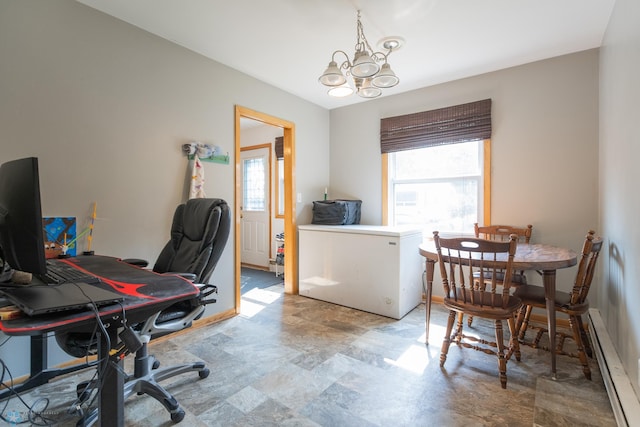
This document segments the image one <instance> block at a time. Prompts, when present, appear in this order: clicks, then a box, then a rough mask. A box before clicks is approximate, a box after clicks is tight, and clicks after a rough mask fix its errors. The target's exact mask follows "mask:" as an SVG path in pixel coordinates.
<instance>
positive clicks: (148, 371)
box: [76, 345, 210, 427]
mask: <svg viewBox="0 0 640 427" xmlns="http://www.w3.org/2000/svg"><path fill="white" fill-rule="evenodd" d="M193 371H196V372H197V373H198V377H199V378H200V379H205V378H207V377H208V376H209V374H210V371H209V368H207V367H206V366H205V364H204V362H193V363H188V364H184V365H176V366H167V367H166V368H160V362H159V361H158V360H157V359H156V358H155V357H153V356H149V355H147V354H146V345H144V347H143V349H141V350H139V352H138V353H137V354H136V360H135V368H134V372H135V374H134V375H130V376H129V377H128V378H127V379H126V380H125V384H124V400H125V401H126V400H127V399H128V398H129V396H131V395H133V394H134V393H135V394H139V395H142V394H146V395H148V396H149V397H152V398H154V399H155V400H157V401H158V402H160V403H161V404H162V405H163V406H164V407H165V408H166V410H167V411H168V412H169V414H170V417H171V421H173V422H174V423H179V422H180V421H182V420H183V419H184V417H185V412H184V410H183V409H182V408H181V407H180V404H178V401H177V400H176V399H175V397H173V396H172V395H171V394H170V393H169V392H168V391H167V390H166V389H165V388H164V387H162V386H161V385H160V384H159V382H160V381H163V380H165V379H167V378H171V377H174V376H176V375H181V374H184V373H187V372H193ZM95 385H96V383H95V381H93V382H90V383H89V387H87V383H83V384H81V385H78V386H77V388H76V391H77V392H78V396H79V398H80V399H81V401H86V400H87V399H88V398H89V396H90V395H91V391H92V390H95ZM81 393H82V394H83V396H82V397H80V396H81ZM97 420H98V411H97V410H93V411H92V412H90V413H89V414H87V415H85V416H84V417H83V418H82V419H81V420H80V421H78V423H77V424H76V426H77V427H88V426H91V425H93V424H94V423H95V422H96V421H97Z"/></svg>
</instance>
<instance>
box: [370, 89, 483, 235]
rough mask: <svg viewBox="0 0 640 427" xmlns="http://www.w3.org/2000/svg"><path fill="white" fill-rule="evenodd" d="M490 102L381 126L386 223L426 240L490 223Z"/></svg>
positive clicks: (388, 120)
mask: <svg viewBox="0 0 640 427" xmlns="http://www.w3.org/2000/svg"><path fill="white" fill-rule="evenodd" d="M490 138H491V99H484V100H481V101H475V102H469V103H467V104H460V105H454V106H451V107H444V108H440V109H437V110H431V111H423V112H419V113H412V114H406V115H402V116H395V117H388V118H383V119H382V120H381V121H380V150H381V153H382V167H383V171H382V176H383V187H382V191H383V197H382V199H383V205H384V206H383V223H384V224H393V225H405V224H408V225H415V226H420V227H421V228H422V229H423V235H424V236H425V237H428V236H430V235H431V233H432V232H433V231H436V230H437V231H440V232H441V233H447V234H468V233H471V232H473V223H474V222H478V223H490V221H491V217H490V216H491V215H490V205H491V204H490V197H491V194H490V193H491V191H490V189H491V185H490V176H491V139H490Z"/></svg>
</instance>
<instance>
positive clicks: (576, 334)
mask: <svg viewBox="0 0 640 427" xmlns="http://www.w3.org/2000/svg"><path fill="white" fill-rule="evenodd" d="M569 324H570V325H571V330H572V331H573V339H574V340H575V342H576V345H577V347H578V357H579V358H580V363H582V372H583V373H584V376H585V377H586V378H587V379H588V380H590V379H591V369H590V368H589V361H588V360H587V354H586V353H585V351H584V344H583V343H582V334H581V333H580V326H579V320H578V316H569Z"/></svg>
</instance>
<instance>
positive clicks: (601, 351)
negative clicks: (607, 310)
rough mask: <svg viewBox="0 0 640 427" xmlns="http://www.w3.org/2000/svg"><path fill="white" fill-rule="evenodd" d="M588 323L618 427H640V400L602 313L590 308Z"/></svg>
mask: <svg viewBox="0 0 640 427" xmlns="http://www.w3.org/2000/svg"><path fill="white" fill-rule="evenodd" d="M589 323H590V329H591V331H592V334H591V339H592V341H593V351H594V352H595V355H596V359H597V360H598V365H599V366H600V371H601V372H602V378H603V379H604V385H605V387H606V388H607V394H608V395H609V400H610V401H611V407H612V408H613V412H614V414H615V417H616V422H617V423H618V425H619V426H640V401H638V396H636V393H635V391H634V389H633V387H632V386H631V381H630V380H629V376H628V375H627V373H626V372H625V370H624V367H623V366H622V362H621V361H620V358H619V357H618V353H617V352H616V349H615V347H614V346H613V342H612V341H611V337H609V333H608V332H607V328H606V327H605V325H604V322H603V320H602V316H600V311H599V310H597V309H595V308H592V309H589Z"/></svg>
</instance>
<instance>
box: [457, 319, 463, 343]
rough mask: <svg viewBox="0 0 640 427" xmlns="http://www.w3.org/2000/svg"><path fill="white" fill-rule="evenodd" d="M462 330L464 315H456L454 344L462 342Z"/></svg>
mask: <svg viewBox="0 0 640 427" xmlns="http://www.w3.org/2000/svg"><path fill="white" fill-rule="evenodd" d="M463 330H464V314H463V313H458V324H457V327H456V344H460V341H462V331H463Z"/></svg>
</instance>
